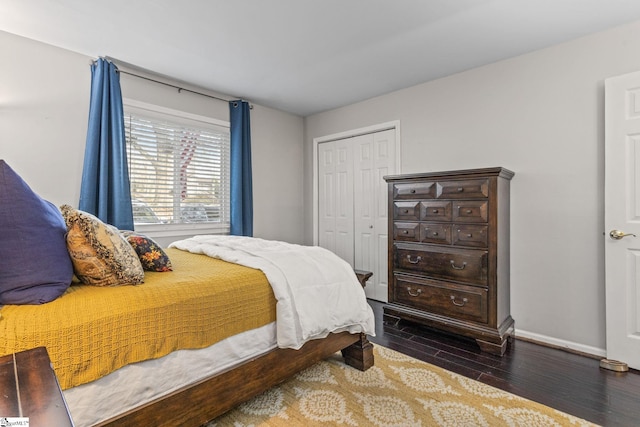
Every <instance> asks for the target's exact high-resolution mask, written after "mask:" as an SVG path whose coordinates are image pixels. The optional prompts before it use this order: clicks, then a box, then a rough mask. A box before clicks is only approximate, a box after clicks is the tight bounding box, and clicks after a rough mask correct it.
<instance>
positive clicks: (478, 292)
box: [393, 274, 488, 323]
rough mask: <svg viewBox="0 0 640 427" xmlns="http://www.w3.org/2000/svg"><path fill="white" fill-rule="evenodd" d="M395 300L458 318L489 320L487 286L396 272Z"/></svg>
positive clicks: (476, 320)
mask: <svg viewBox="0 0 640 427" xmlns="http://www.w3.org/2000/svg"><path fill="white" fill-rule="evenodd" d="M394 282H395V283H394V287H393V290H394V295H393V297H394V302H396V303H400V304H405V305H408V306H411V307H413V308H416V309H418V310H425V311H428V312H430V313H435V314H440V315H443V316H448V317H452V318H455V319H464V320H470V321H474V322H480V323H487V321H488V310H487V289H486V288H481V287H474V286H465V285H457V284H454V283H447V282H439V281H437V280H429V279H421V278H417V277H411V276H405V275H402V274H397V275H395V277H394Z"/></svg>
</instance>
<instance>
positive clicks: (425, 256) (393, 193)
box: [384, 168, 514, 356]
mask: <svg viewBox="0 0 640 427" xmlns="http://www.w3.org/2000/svg"><path fill="white" fill-rule="evenodd" d="M513 175H514V173H513V172H511V171H509V170H507V169H504V168H485V169H471V170H459V171H448V172H434V173H424V174H412V175H394V176H386V177H385V180H386V181H387V183H388V187H389V236H390V237H391V238H390V239H389V296H388V297H389V303H388V304H387V305H385V307H384V317H385V320H386V321H394V320H395V321H397V320H399V319H404V320H409V321H413V322H417V323H421V324H423V325H427V326H430V327H433V328H436V329H440V330H442V331H446V332H449V333H454V334H458V335H464V336H467V337H470V338H473V339H475V340H476V342H477V343H478V345H479V346H480V348H481V349H482V350H483V351H486V352H489V353H493V354H498V355H500V356H502V355H503V354H504V352H505V350H506V348H507V343H508V338H509V337H510V336H511V335H512V334H513V331H514V321H513V318H512V317H511V313H510V304H509V186H510V180H511V178H512V177H513Z"/></svg>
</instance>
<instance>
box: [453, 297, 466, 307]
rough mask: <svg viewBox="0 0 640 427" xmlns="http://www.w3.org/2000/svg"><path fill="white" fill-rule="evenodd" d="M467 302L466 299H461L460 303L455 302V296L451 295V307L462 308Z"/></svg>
mask: <svg viewBox="0 0 640 427" xmlns="http://www.w3.org/2000/svg"><path fill="white" fill-rule="evenodd" d="M467 301H469V300H468V299H466V298H462V302H456V296H455V295H451V302H452V303H453V305H457V306H458V307H462V306H464V305H465V304H466V303H467Z"/></svg>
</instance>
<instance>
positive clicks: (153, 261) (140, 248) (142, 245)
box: [121, 231, 173, 272]
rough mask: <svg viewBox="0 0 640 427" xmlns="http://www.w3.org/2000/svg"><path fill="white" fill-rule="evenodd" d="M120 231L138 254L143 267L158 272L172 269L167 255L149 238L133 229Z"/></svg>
mask: <svg viewBox="0 0 640 427" xmlns="http://www.w3.org/2000/svg"><path fill="white" fill-rule="evenodd" d="M121 233H122V235H123V236H124V237H125V238H126V239H127V241H128V242H129V244H131V247H133V250H134V251H136V253H137V254H138V258H140V264H142V268H143V269H145V270H147V271H160V272H162V271H172V270H173V268H172V266H171V260H170V259H169V256H168V255H167V254H166V253H165V251H163V250H162V248H161V247H160V245H158V244H157V243H156V242H154V241H153V240H152V239H151V238H149V237H147V236H145V235H144V234H139V233H136V232H134V231H122V232H121Z"/></svg>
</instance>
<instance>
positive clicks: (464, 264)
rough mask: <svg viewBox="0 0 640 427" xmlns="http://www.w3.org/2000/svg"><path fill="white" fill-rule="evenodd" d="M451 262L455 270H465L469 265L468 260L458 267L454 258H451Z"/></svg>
mask: <svg viewBox="0 0 640 427" xmlns="http://www.w3.org/2000/svg"><path fill="white" fill-rule="evenodd" d="M449 262H450V263H451V268H453V269H454V270H464V268H465V267H466V266H467V263H466V262H463V263H462V267H458V266H457V265H456V263H455V261H454V260H449Z"/></svg>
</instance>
